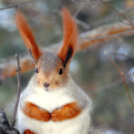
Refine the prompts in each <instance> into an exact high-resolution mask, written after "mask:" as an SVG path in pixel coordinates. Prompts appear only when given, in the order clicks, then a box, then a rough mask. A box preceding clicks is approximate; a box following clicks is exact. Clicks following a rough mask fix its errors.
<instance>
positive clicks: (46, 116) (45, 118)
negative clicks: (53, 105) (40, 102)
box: [42, 111, 51, 121]
mask: <svg viewBox="0 0 134 134" xmlns="http://www.w3.org/2000/svg"><path fill="white" fill-rule="evenodd" d="M42 119H43V121H49V120H50V119H51V114H50V113H49V112H47V111H43V112H42Z"/></svg>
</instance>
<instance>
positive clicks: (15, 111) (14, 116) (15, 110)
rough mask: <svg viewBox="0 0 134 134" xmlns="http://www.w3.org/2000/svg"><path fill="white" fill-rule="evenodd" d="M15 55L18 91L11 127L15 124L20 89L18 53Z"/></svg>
mask: <svg viewBox="0 0 134 134" xmlns="http://www.w3.org/2000/svg"><path fill="white" fill-rule="evenodd" d="M15 57H16V60H17V79H18V91H17V100H16V103H15V108H14V113H13V122H12V127H14V125H15V121H16V120H15V118H16V113H17V109H18V104H19V99H20V89H21V82H20V81H21V79H20V72H21V69H20V61H19V57H18V55H17V54H16V55H15Z"/></svg>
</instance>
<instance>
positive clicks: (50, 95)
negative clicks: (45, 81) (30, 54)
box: [18, 77, 92, 134]
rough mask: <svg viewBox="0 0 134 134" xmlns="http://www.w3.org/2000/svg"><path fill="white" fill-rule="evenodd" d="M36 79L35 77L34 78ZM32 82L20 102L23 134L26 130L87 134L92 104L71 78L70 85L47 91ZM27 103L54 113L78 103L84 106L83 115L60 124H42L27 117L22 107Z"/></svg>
mask: <svg viewBox="0 0 134 134" xmlns="http://www.w3.org/2000/svg"><path fill="white" fill-rule="evenodd" d="M32 79H34V77H33V78H32ZM38 88H39V87H38V86H37V85H36V84H35V83H32V81H30V83H29V85H28V86H27V88H26V89H25V90H24V91H23V92H22V94H21V97H20V102H19V109H18V110H19V112H18V126H19V130H20V132H21V133H23V132H24V130H26V129H30V130H32V131H34V132H35V133H36V134H87V133H88V131H89V128H90V111H91V107H92V106H91V105H92V102H91V100H90V99H89V98H88V96H87V95H86V94H85V93H84V92H83V91H82V90H81V89H80V87H78V86H77V85H76V84H74V81H73V80H72V79H71V78H70V81H69V84H68V85H66V86H65V87H61V88H59V89H56V90H51V91H46V90H44V89H41V88H40V89H38ZM25 102H32V103H34V104H36V105H37V106H39V107H40V108H42V109H45V110H47V111H48V112H50V113H52V112H53V111H54V110H55V109H57V108H60V107H63V106H64V105H66V104H69V103H72V102H77V103H79V105H81V106H82V108H83V109H82V111H81V114H79V115H78V116H76V117H75V118H73V119H68V120H65V121H59V122H53V121H51V120H50V121H49V122H42V121H38V120H35V119H31V118H29V117H28V116H26V115H25V114H24V113H23V112H22V110H21V107H22V105H23V104H24V103H25ZM22 124H23V125H22Z"/></svg>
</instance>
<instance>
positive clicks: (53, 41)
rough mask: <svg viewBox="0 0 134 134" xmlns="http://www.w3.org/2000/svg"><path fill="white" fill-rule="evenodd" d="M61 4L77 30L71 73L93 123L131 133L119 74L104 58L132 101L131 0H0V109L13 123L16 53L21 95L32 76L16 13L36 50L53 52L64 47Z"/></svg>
mask: <svg viewBox="0 0 134 134" xmlns="http://www.w3.org/2000/svg"><path fill="white" fill-rule="evenodd" d="M102 1H104V2H106V3H108V4H109V5H111V7H110V6H108V5H107V4H106V3H104V2H102ZM63 3H64V5H65V6H66V7H67V8H68V9H69V10H70V12H71V14H72V15H73V17H74V18H75V20H76V22H77V25H78V29H79V43H78V47H77V51H78V52H77V53H76V55H75V57H74V58H73V60H72V62H71V65H70V73H71V75H72V77H73V79H74V80H75V81H76V83H77V84H79V85H80V86H81V87H82V88H83V90H85V92H86V93H87V94H88V95H89V96H90V97H91V98H92V100H93V103H94V110H93V113H92V124H93V125H94V126H95V127H96V128H100V129H101V130H104V131H105V133H106V134H133V132H134V109H133V108H132V106H131V104H130V102H129V99H128V97H127V96H126V91H125V86H124V83H123V81H122V78H121V76H120V74H119V73H118V72H117V70H116V69H115V67H114V66H113V64H112V63H111V62H110V60H109V59H108V57H107V56H106V55H105V54H104V51H106V52H107V53H108V54H109V56H110V57H111V58H112V59H113V60H114V62H115V63H116V65H117V66H118V67H119V69H120V70H121V71H123V72H124V75H125V79H126V83H127V86H128V89H129V92H130V95H131V98H132V100H133V102H134V99H133V98H134V78H133V72H134V30H133V19H134V1H133V0H63V1H60V0H51V1H49V0H29V1H28V0H27V1H26V0H19V1H18V0H0V107H3V108H4V110H5V112H6V114H7V116H8V118H9V120H10V121H11V120H12V117H13V110H14V104H15V101H16V95H17V78H16V69H17V65H16V60H15V57H14V55H15V54H16V53H17V54H18V55H19V57H20V67H21V72H22V73H21V90H23V89H24V88H25V87H26V85H27V84H28V81H29V80H30V78H31V76H32V74H33V73H34V68H33V62H32V58H31V57H30V55H29V52H28V51H27V50H26V48H25V46H24V43H23V41H22V39H21V36H20V34H19V32H18V30H17V28H16V25H15V22H14V20H15V19H14V16H15V15H14V13H15V9H16V8H18V9H20V10H21V11H22V12H23V13H24V14H25V16H26V18H27V20H28V21H29V23H30V25H31V28H32V30H33V33H34V35H35V38H36V41H37V43H38V45H39V46H40V48H42V49H44V50H45V48H46V47H48V48H51V49H54V48H55V47H59V46H60V45H61V44H62V42H61V41H62V37H63V32H62V18H61V12H60V9H61V5H62V4H63ZM117 11H118V12H117ZM120 13H121V14H120Z"/></svg>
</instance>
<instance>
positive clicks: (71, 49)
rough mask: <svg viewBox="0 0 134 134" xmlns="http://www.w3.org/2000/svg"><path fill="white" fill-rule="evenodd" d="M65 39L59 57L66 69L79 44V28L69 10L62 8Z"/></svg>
mask: <svg viewBox="0 0 134 134" xmlns="http://www.w3.org/2000/svg"><path fill="white" fill-rule="evenodd" d="M62 16H63V31H64V39H63V45H62V47H61V50H60V52H59V53H58V56H59V57H60V59H61V60H62V62H63V65H64V67H66V65H67V64H68V63H70V61H71V59H72V57H73V55H74V53H75V48H76V44H77V33H78V32H77V26H76V23H75V21H74V20H73V18H72V16H71V14H70V12H69V11H68V9H67V8H65V7H64V8H62Z"/></svg>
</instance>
